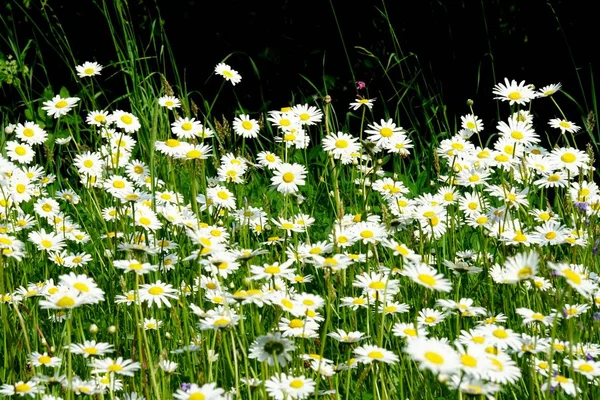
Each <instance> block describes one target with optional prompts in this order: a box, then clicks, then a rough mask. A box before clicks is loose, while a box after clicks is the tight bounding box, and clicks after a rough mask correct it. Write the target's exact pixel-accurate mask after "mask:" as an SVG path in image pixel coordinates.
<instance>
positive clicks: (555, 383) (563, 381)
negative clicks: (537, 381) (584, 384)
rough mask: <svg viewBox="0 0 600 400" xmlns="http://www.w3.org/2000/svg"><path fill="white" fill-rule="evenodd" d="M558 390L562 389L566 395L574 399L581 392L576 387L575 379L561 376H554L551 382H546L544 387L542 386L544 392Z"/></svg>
mask: <svg viewBox="0 0 600 400" xmlns="http://www.w3.org/2000/svg"><path fill="white" fill-rule="evenodd" d="M557 388H560V389H562V390H563V391H564V392H565V393H566V394H568V395H569V396H572V397H576V396H577V393H580V392H581V389H579V388H578V387H577V386H575V382H574V381H573V379H571V378H567V377H565V376H563V375H560V374H558V375H555V376H553V377H552V378H551V379H550V380H549V381H546V382H544V383H543V384H542V386H540V390H541V391H542V392H546V391H548V390H550V391H551V392H554V391H555V390H556V389H557Z"/></svg>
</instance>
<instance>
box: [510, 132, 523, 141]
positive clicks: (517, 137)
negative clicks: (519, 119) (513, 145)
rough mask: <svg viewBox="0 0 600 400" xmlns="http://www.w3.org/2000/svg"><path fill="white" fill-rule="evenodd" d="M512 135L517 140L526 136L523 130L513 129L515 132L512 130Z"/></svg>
mask: <svg viewBox="0 0 600 400" xmlns="http://www.w3.org/2000/svg"><path fill="white" fill-rule="evenodd" d="M510 136H511V137H512V138H513V139H516V140H521V139H523V137H524V135H523V133H522V132H519V131H513V132H511V134H510Z"/></svg>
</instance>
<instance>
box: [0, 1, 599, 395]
mask: <svg viewBox="0 0 600 400" xmlns="http://www.w3.org/2000/svg"><path fill="white" fill-rule="evenodd" d="M14 4H19V3H14ZM94 4H95V5H96V6H97V8H98V12H99V14H100V15H103V16H104V17H105V19H106V23H107V27H108V29H109V31H110V36H111V38H112V39H113V44H114V49H115V56H116V58H115V60H114V62H111V63H108V62H105V61H104V60H102V59H101V57H100V56H99V58H98V59H97V60H93V61H92V60H76V59H75V56H74V55H73V53H72V50H71V46H70V44H69V38H68V37H67V36H66V35H65V33H64V32H63V31H62V28H61V25H60V23H57V21H56V17H55V15H54V13H53V12H52V9H51V8H49V6H48V5H45V7H43V8H42V10H41V13H42V15H43V16H44V18H45V23H46V24H45V25H44V26H41V25H38V24H32V27H31V28H32V35H34V36H36V37H40V35H44V37H45V38H46V39H45V40H47V41H48V43H50V44H51V46H52V48H53V49H54V51H55V53H56V55H57V56H58V57H59V58H60V59H61V60H62V62H63V63H64V65H63V71H68V72H65V73H64V74H63V75H64V76H65V81H64V82H55V81H53V82H51V81H50V74H49V73H48V70H47V68H46V66H47V65H46V64H45V61H44V60H45V57H46V55H45V54H43V52H42V51H41V50H40V48H38V47H36V44H35V43H36V42H35V41H34V40H33V39H30V38H27V39H26V41H25V43H23V38H20V37H18V36H17V35H16V31H15V29H14V26H11V20H10V19H7V18H6V16H0V22H1V23H2V32H3V34H2V35H1V36H0V37H1V39H2V44H3V46H2V49H3V51H5V53H0V90H4V91H6V93H9V92H10V93H11V94H12V96H13V97H14V98H11V100H10V101H11V105H10V106H4V107H3V108H2V110H1V111H2V113H1V114H0V115H1V117H0V118H1V122H2V124H1V126H2V129H3V133H2V136H1V139H0V148H1V149H2V153H1V156H0V318H1V321H0V324H2V329H1V330H0V332H1V333H0V360H1V361H0V384H1V385H2V386H0V395H3V396H7V397H10V396H13V397H31V398H38V399H45V400H52V399H58V398H61V399H74V398H76V397H79V396H84V395H86V396H89V397H90V398H95V399H111V400H112V399H139V398H142V397H143V398H146V399H170V398H175V399H189V400H198V399H204V400H208V399H224V398H232V399H238V398H239V399H265V398H274V399H285V400H288V399H290V400H291V399H305V398H317V397H323V398H329V399H365V400H366V399H369V400H372V399H401V400H404V399H407V398H410V399H416V398H418V399H432V400H433V399H436V400H437V399H466V398H491V399H494V398H497V399H524V398H536V399H542V398H548V399H551V398H557V399H558V398H569V397H576V398H582V399H594V398H598V396H600V390H599V389H598V386H597V384H598V383H599V378H598V377H599V376H600V361H598V358H599V357H600V333H599V330H598V327H597V324H598V322H597V320H599V319H600V317H599V315H600V314H598V313H597V312H596V308H597V307H598V306H600V288H599V278H598V275H597V271H598V263H597V260H596V253H597V251H598V243H599V242H600V236H599V232H598V227H597V226H598V225H597V221H598V212H599V210H600V193H599V189H598V186H597V184H596V183H595V182H594V178H595V168H594V162H595V159H596V157H597V155H596V154H597V151H598V145H599V143H598V132H597V129H598V127H597V125H596V123H595V115H596V109H595V108H593V109H588V108H587V106H585V107H584V106H579V105H578V104H577V103H576V102H575V101H574V98H573V97H572V96H570V95H569V94H568V90H570V89H571V88H564V87H562V85H561V84H560V83H557V82H542V83H541V84H542V85H543V86H540V87H539V88H538V87H534V86H532V85H530V84H529V83H528V82H525V81H520V80H514V79H507V78H504V79H502V80H501V81H499V82H498V83H497V84H496V85H495V86H494V88H493V90H492V91H493V94H494V96H493V98H490V99H489V102H488V103H487V104H474V103H473V102H472V101H469V102H468V103H467V104H466V105H465V113H464V114H463V115H459V116H453V115H447V114H446V112H445V106H444V104H443V101H442V100H441V96H440V94H439V93H440V90H441V86H443V82H442V83H440V84H439V85H438V84H437V83H435V84H434V83H432V82H431V81H430V80H428V78H426V77H425V75H426V74H425V73H424V72H423V70H422V68H421V66H420V64H419V61H418V58H417V57H416V55H414V54H404V52H403V50H402V47H401V44H400V41H399V40H398V38H397V36H396V34H395V32H394V29H393V26H392V24H391V23H389V24H388V26H389V34H390V38H391V41H392V43H393V52H392V53H391V54H390V55H389V56H386V57H383V55H381V54H375V53H373V52H372V51H371V50H368V49H366V48H358V49H357V51H358V53H359V54H360V55H361V57H364V60H365V62H368V63H370V65H372V66H373V69H374V70H376V71H378V73H379V74H381V76H383V77H385V79H386V80H388V82H389V88H390V91H391V93H392V95H391V96H388V95H377V96H375V95H373V94H371V95H369V88H368V85H367V84H365V83H364V82H360V81H356V82H355V83H354V82H353V83H352V84H353V85H354V84H355V85H356V89H354V87H352V88H351V89H349V91H350V92H351V93H350V95H351V96H352V98H354V99H355V100H354V101H353V102H351V103H350V104H341V102H340V101H339V100H337V99H332V98H331V96H330V91H329V90H330V86H331V85H332V84H333V83H332V81H331V79H329V78H328V77H327V76H326V75H324V76H323V78H322V79H321V81H319V80H318V79H319V78H318V77H309V76H305V77H304V79H305V81H306V82H307V83H308V85H309V86H310V88H311V93H294V94H292V95H291V98H290V103H289V104H287V106H286V107H284V108H281V109H269V108H267V107H265V109H264V110H259V111H256V112H251V111H248V110H246V109H245V107H244V104H242V103H243V102H242V101H240V100H239V99H238V97H237V96H236V92H235V91H237V92H238V93H239V92H240V91H243V90H244V83H245V80H246V77H245V76H241V75H240V74H239V73H238V72H237V70H236V66H235V65H234V64H233V63H231V65H230V60H229V59H228V58H229V57H228V58H226V59H224V60H212V61H210V62H213V63H214V65H215V69H214V74H212V75H211V76H210V77H207V79H208V80H211V81H218V82H219V83H218V85H217V86H218V87H219V89H218V90H217V91H216V93H207V92H205V91H200V90H198V89H197V88H190V87H188V86H187V84H186V82H185V80H184V78H183V74H182V73H181V71H179V69H178V68H177V64H176V60H175V56H174V54H173V51H172V50H171V47H170V45H169V41H168V39H167V37H166V35H165V32H164V30H163V27H162V25H161V23H160V19H158V20H156V21H154V20H151V22H149V24H150V26H151V29H150V32H151V36H150V37H149V38H140V37H139V36H138V33H137V32H136V31H135V26H134V24H132V23H131V22H130V21H131V16H130V15H129V11H128V8H127V3H126V2H123V1H121V0H115V1H95V2H94ZM14 11H15V12H17V11H18V12H22V13H27V12H28V8H27V7H23V8H19V9H18V10H14ZM334 11H335V10H334ZM380 12H381V14H382V15H383V16H384V17H385V19H386V20H387V21H389V18H388V16H387V11H386V9H385V3H384V4H383V6H382V8H381V10H380ZM48 32H49V33H48ZM341 40H342V41H343V37H342V38H341ZM344 45H345V46H348V45H349V44H348V43H344ZM350 57H351V55H350V54H348V60H349V61H350ZM248 62H249V63H250V65H252V66H253V73H254V74H255V77H260V71H259V70H258V68H257V67H256V64H255V63H254V62H253V60H252V58H251V56H250V57H248ZM349 65H350V66H351V65H352V62H349ZM352 75H354V73H352ZM167 77H173V78H171V79H169V78H167ZM354 79H356V78H354ZM108 81H110V82H114V81H118V82H122V83H121V84H120V85H119V86H120V87H121V91H119V92H116V93H115V92H114V89H111V90H108V89H107V90H105V89H104V86H105V85H106V86H108V83H107V82H108ZM114 87H115V85H111V88H114ZM253 90H254V89H253ZM257 93H262V88H261V89H260V90H258V91H257ZM226 94H229V95H231V96H230V98H233V99H235V100H236V101H235V102H234V103H233V104H232V105H231V107H232V108H234V109H235V110H236V111H235V112H234V113H232V114H231V115H221V114H218V115H217V114H216V113H215V112H214V110H215V105H216V104H217V103H218V101H219V100H221V96H225V95H226ZM15 96H16V97H15ZM588 99H592V104H593V106H594V107H595V105H596V101H595V100H596V99H595V96H594V95H593V92H592V94H591V95H590V96H588ZM266 101H268V99H265V104H267V103H266ZM540 103H544V104H545V106H546V107H553V109H554V108H555V113H556V115H558V116H559V117H557V118H553V119H551V120H544V119H541V118H539V117H538V115H537V113H536V110H537V109H536V106H537V105H538V104H540ZM482 107H489V108H490V109H494V110H497V114H498V115H497V119H496V120H494V121H485V122H484V121H483V120H482V119H480V118H479V117H478V116H477V110H478V109H480V108H482ZM571 110H573V111H572V112H573V113H574V115H572V114H570V112H571ZM581 143H589V144H588V145H587V146H586V147H585V148H581V149H580V148H578V144H581Z"/></svg>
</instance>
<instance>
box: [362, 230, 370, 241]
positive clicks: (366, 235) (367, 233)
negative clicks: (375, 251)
mask: <svg viewBox="0 0 600 400" xmlns="http://www.w3.org/2000/svg"><path fill="white" fill-rule="evenodd" d="M360 236H361V237H362V238H363V239H370V238H372V237H373V232H371V231H370V230H364V231H362V232H361V233H360Z"/></svg>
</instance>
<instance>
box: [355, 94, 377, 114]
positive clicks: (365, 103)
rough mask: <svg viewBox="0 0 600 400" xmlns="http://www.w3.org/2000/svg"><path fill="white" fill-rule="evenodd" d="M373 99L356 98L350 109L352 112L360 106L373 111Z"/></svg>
mask: <svg viewBox="0 0 600 400" xmlns="http://www.w3.org/2000/svg"><path fill="white" fill-rule="evenodd" d="M374 102H375V99H366V98H363V97H358V98H357V99H356V100H355V101H353V102H352V103H350V108H351V109H352V110H354V111H356V110H358V109H359V108H360V107H361V106H365V107H367V108H368V109H369V110H371V109H373V103H374Z"/></svg>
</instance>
